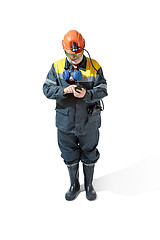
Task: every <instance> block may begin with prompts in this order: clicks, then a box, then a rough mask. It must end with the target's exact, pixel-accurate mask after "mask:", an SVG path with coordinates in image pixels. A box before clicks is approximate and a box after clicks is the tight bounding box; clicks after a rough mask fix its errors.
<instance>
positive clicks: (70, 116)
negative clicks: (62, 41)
mask: <svg viewBox="0 0 160 240" xmlns="http://www.w3.org/2000/svg"><path fill="white" fill-rule="evenodd" d="M92 62H93V65H94V67H95V68H96V69H97V70H98V71H96V70H95V69H94V68H93V66H92V65H91V62H90V59H89V58H88V57H85V56H83V60H82V61H81V62H80V64H79V65H78V70H79V71H81V72H82V79H81V80H80V81H79V83H78V84H80V85H81V87H83V88H85V89H86V94H85V96H84V97H83V98H76V97H75V96H74V95H73V94H65V95H63V90H64V88H66V87H68V86H69V85H70V84H77V83H76V82H70V81H65V80H64V79H63V71H64V70H70V69H74V68H73V66H72V65H71V63H69V61H68V60H67V58H63V59H61V60H59V61H56V62H55V63H53V64H52V66H51V69H50V71H49V73H48V75H47V78H46V81H45V83H44V85H43V92H44V94H45V96H46V97H47V98H49V99H55V100H56V127H57V128H58V145H59V148H60V150H61V156H62V158H63V159H64V162H65V163H66V164H67V165H71V164H74V163H78V162H79V161H82V162H83V163H84V164H94V163H96V162H97V160H98V159H99V151H98V149H97V145H98V140H99V128H100V126H101V113H100V110H99V108H94V106H100V100H101V99H102V98H103V97H105V96H107V95H108V94H107V83H106V81H105V79H104V78H102V76H103V72H102V68H101V66H100V65H99V64H98V63H97V61H95V60H93V59H92ZM93 108H94V114H91V111H90V110H91V109H92V110H93ZM96 109H97V110H96ZM89 113H90V114H89Z"/></svg>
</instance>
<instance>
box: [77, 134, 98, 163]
mask: <svg viewBox="0 0 160 240" xmlns="http://www.w3.org/2000/svg"><path fill="white" fill-rule="evenodd" d="M78 139H79V147H80V149H81V161H82V163H84V164H92V163H96V162H97V161H98V159H99V157H100V153H99V151H98V149H97V145H98V141H99V130H98V129H97V130H95V131H93V132H88V133H86V134H85V135H80V136H78Z"/></svg>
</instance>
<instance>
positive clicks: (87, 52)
mask: <svg viewBox="0 0 160 240" xmlns="http://www.w3.org/2000/svg"><path fill="white" fill-rule="evenodd" d="M78 48H81V49H83V50H85V51H86V52H87V53H88V56H89V59H90V62H91V64H92V67H93V68H94V69H95V70H96V71H97V72H98V70H97V69H96V68H95V66H94V65H93V62H92V59H91V56H90V54H89V52H88V51H87V50H86V49H85V48H82V47H79V46H78ZM98 74H99V75H100V77H101V78H102V79H104V80H105V81H106V79H105V78H104V77H103V76H102V75H101V74H100V73H98Z"/></svg>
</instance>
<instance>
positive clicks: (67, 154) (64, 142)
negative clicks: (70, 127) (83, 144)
mask: <svg viewBox="0 0 160 240" xmlns="http://www.w3.org/2000/svg"><path fill="white" fill-rule="evenodd" d="M58 145H59V148H60V151H61V157H62V158H63V160H64V163H65V164H66V165H71V164H75V163H79V161H80V148H79V145H78V138H77V136H76V135H75V134H72V133H65V132H62V131H60V130H59V129H58Z"/></svg>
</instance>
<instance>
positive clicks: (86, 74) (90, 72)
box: [80, 57, 101, 77]
mask: <svg viewBox="0 0 160 240" xmlns="http://www.w3.org/2000/svg"><path fill="white" fill-rule="evenodd" d="M92 63H93V66H94V67H95V68H96V69H97V70H99V69H100V67H101V66H100V65H99V64H98V63H97V61H96V60H94V59H92ZM93 66H92V64H91V61H90V59H89V58H88V57H87V64H86V71H83V70H81V69H80V71H81V72H82V75H83V77H96V75H97V71H96V70H95V69H94V68H93Z"/></svg>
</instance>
